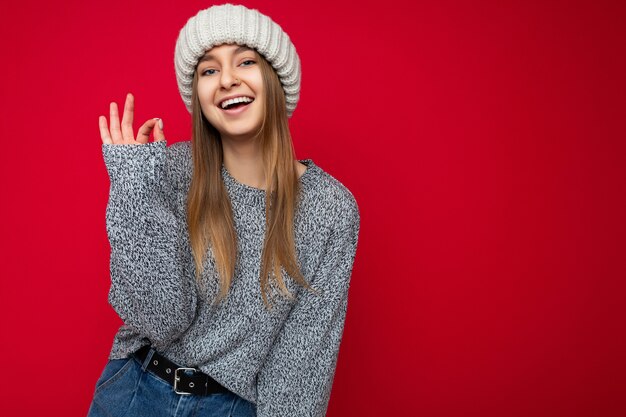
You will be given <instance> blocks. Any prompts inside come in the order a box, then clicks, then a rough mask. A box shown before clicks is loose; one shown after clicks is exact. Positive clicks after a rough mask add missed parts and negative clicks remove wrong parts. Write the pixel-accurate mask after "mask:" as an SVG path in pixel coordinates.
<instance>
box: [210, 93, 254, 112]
mask: <svg viewBox="0 0 626 417" xmlns="http://www.w3.org/2000/svg"><path fill="white" fill-rule="evenodd" d="M245 99H248V100H247V101H246V100H245ZM253 102H254V98H253V97H248V96H246V97H244V98H243V99H240V98H237V100H236V101H235V102H231V103H229V104H228V105H227V106H226V107H225V108H222V103H220V104H219V105H218V107H219V108H220V110H221V111H223V112H224V113H226V114H228V115H238V114H240V113H243V112H244V111H245V110H246V109H247V108H248V107H249V106H250V104H252V103H253Z"/></svg>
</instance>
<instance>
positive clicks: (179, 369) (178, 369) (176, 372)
mask: <svg viewBox="0 0 626 417" xmlns="http://www.w3.org/2000/svg"><path fill="white" fill-rule="evenodd" d="M181 370H183V371H194V372H195V371H197V369H196V368H176V370H175V371H174V392H175V393H176V394H180V395H191V394H193V393H192V392H186V391H178V382H179V381H180V377H179V376H178V371H181Z"/></svg>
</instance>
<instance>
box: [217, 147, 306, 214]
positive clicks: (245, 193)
mask: <svg viewBox="0 0 626 417" xmlns="http://www.w3.org/2000/svg"><path fill="white" fill-rule="evenodd" d="M298 162H300V163H302V164H304V165H306V167H307V168H306V170H305V171H304V173H303V174H302V175H301V176H300V178H298V181H299V182H300V184H301V186H304V185H306V184H308V181H310V179H311V176H312V175H313V171H315V170H316V169H317V165H315V162H313V159H311V158H308V159H298ZM222 178H223V179H224V184H225V185H226V188H227V189H228V190H230V191H233V193H232V194H234V195H235V196H238V197H241V198H243V199H244V200H245V201H247V202H249V203H252V204H255V203H261V202H264V201H265V190H262V189H260V188H256V187H252V186H250V185H247V184H244V183H242V182H239V181H237V180H236V179H235V177H233V176H232V175H231V174H230V172H228V170H227V169H226V167H225V166H224V163H222Z"/></svg>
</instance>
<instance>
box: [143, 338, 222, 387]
mask: <svg viewBox="0 0 626 417" xmlns="http://www.w3.org/2000/svg"><path fill="white" fill-rule="evenodd" d="M150 349H151V346H150V345H146V346H144V347H142V348H141V349H139V350H138V351H136V352H135V353H133V356H135V357H136V358H137V359H138V360H139V361H140V362H141V363H142V364H143V363H144V362H145V360H146V357H147V356H148V353H149V352H150ZM146 370H148V371H151V372H152V373H154V374H155V375H156V376H158V377H159V378H161V379H162V380H164V381H166V382H167V383H168V384H170V385H171V386H173V387H174V392H176V393H177V394H181V395H191V394H195V395H211V394H216V393H228V392H230V390H228V389H227V388H226V387H224V386H222V385H221V384H220V383H219V382H217V381H216V380H214V379H213V378H211V377H210V376H209V375H207V374H205V373H204V372H202V371H200V370H199V369H195V368H186V367H182V366H178V365H177V364H175V363H174V362H172V361H170V360H169V359H167V358H166V357H165V356H163V355H161V354H159V353H158V352H157V351H154V354H153V355H152V357H151V358H150V363H149V364H148V366H147V367H146Z"/></svg>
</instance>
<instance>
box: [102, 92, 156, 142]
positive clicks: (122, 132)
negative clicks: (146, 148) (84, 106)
mask: <svg viewBox="0 0 626 417" xmlns="http://www.w3.org/2000/svg"><path fill="white" fill-rule="evenodd" d="M134 111H135V97H133V95H132V94H131V93H128V94H127V95H126V103H125V104H124V116H123V117H122V124H121V129H120V119H119V115H118V111H117V103H115V102H111V105H110V118H111V131H110V132H109V128H108V127H107V119H106V117H104V116H100V117H99V123H100V137H101V138H102V143H107V144H114V145H143V144H146V143H148V141H149V140H150V132H152V130H153V129H154V135H153V136H154V142H160V141H163V140H165V135H164V134H163V121H162V120H161V119H159V118H154V119H149V120H148V121H147V122H145V123H144V124H143V125H141V127H140V128H139V131H138V132H137V138H136V139H135V134H134V133H133V113H134Z"/></svg>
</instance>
